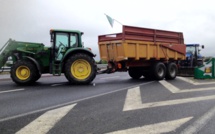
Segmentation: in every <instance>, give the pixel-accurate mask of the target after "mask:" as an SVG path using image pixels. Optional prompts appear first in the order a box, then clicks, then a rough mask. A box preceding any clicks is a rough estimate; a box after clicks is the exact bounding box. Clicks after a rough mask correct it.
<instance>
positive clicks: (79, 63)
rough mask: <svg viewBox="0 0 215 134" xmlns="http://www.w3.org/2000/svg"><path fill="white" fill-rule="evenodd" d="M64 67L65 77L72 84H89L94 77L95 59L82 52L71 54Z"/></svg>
mask: <svg viewBox="0 0 215 134" xmlns="http://www.w3.org/2000/svg"><path fill="white" fill-rule="evenodd" d="M64 69H65V77H66V78H67V79H68V80H69V82H71V83H73V84H89V83H90V82H92V81H93V80H94V78H95V77H96V65H95V60H94V59H93V58H92V57H91V56H88V55H87V54H84V53H79V54H74V55H72V56H71V57H70V58H69V59H68V60H67V61H66V63H65V68H64Z"/></svg>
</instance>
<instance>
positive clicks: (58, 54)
mask: <svg viewBox="0 0 215 134" xmlns="http://www.w3.org/2000/svg"><path fill="white" fill-rule="evenodd" d="M59 42H60V41H59ZM65 48H66V46H65V45H64V44H63V43H62V42H60V45H59V47H58V52H57V55H56V57H55V59H58V57H59V56H60V54H61V52H62V50H65Z"/></svg>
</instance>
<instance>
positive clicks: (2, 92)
mask: <svg viewBox="0 0 215 134" xmlns="http://www.w3.org/2000/svg"><path fill="white" fill-rule="evenodd" d="M23 90H25V89H24V88H22V89H13V90H7V91H1V92H0V94H4V93H10V92H18V91H23Z"/></svg>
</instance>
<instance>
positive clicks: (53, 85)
mask: <svg viewBox="0 0 215 134" xmlns="http://www.w3.org/2000/svg"><path fill="white" fill-rule="evenodd" d="M61 85H63V84H52V85H51V86H52V87H55V86H61Z"/></svg>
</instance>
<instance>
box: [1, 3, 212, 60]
mask: <svg viewBox="0 0 215 134" xmlns="http://www.w3.org/2000/svg"><path fill="white" fill-rule="evenodd" d="M104 13H106V14H108V15H109V16H110V17H112V18H114V19H116V20H118V21H120V22H121V23H122V24H124V25H131V26H139V27H147V28H155V29H162V30H171V31H178V32H183V34H184V39H185V43H186V44H189V43H199V44H204V45H205V49H204V50H202V54H203V55H205V56H215V24H214V22H215V8H214V4H213V2H212V0H204V1H203V0H106V1H105V0H0V46H2V45H4V44H5V42H6V41H7V40H8V39H9V38H12V39H15V40H17V41H29V42H38V43H44V44H45V45H47V46H50V35H49V30H50V29H52V28H53V29H54V28H57V29H71V30H80V31H82V32H84V36H83V41H84V44H85V46H86V47H91V48H92V51H93V52H94V53H96V54H97V57H96V60H98V59H99V52H98V35H101V34H109V33H115V32H121V25H120V24H117V23H116V22H115V24H114V27H113V28H111V26H110V24H109V23H108V21H107V18H106V16H105V15H104Z"/></svg>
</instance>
